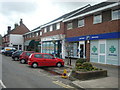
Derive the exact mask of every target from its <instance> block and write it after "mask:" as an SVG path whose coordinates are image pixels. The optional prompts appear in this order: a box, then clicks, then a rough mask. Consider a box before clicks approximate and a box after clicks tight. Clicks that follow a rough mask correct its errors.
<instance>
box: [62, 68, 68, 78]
mask: <svg viewBox="0 0 120 90" xmlns="http://www.w3.org/2000/svg"><path fill="white" fill-rule="evenodd" d="M62 78H65V79H66V78H68V76H67V70H66V69H64V72H63V74H62Z"/></svg>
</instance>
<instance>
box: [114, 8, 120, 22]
mask: <svg viewBox="0 0 120 90" xmlns="http://www.w3.org/2000/svg"><path fill="white" fill-rule="evenodd" d="M116 19H120V10H114V11H112V20H116Z"/></svg>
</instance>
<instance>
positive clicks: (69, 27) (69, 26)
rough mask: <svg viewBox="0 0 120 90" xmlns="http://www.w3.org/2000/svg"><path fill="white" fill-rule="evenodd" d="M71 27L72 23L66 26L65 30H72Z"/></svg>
mask: <svg viewBox="0 0 120 90" xmlns="http://www.w3.org/2000/svg"><path fill="white" fill-rule="evenodd" d="M72 27H73V25H72V22H71V23H68V24H67V30H69V29H72Z"/></svg>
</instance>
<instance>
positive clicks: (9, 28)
mask: <svg viewBox="0 0 120 90" xmlns="http://www.w3.org/2000/svg"><path fill="white" fill-rule="evenodd" d="M10 30H11V26H8V30H7V33H8V34H9V33H10Z"/></svg>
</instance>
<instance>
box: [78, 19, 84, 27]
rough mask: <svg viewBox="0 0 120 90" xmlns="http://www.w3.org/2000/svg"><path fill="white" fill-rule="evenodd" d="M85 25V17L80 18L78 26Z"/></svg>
mask: <svg viewBox="0 0 120 90" xmlns="http://www.w3.org/2000/svg"><path fill="white" fill-rule="evenodd" d="M83 26H84V19H81V20H78V27H83Z"/></svg>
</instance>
